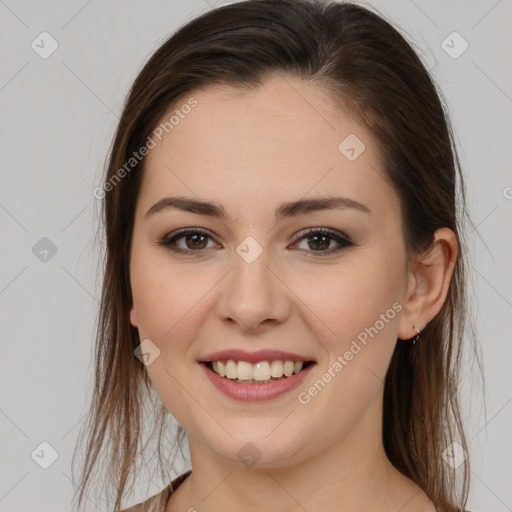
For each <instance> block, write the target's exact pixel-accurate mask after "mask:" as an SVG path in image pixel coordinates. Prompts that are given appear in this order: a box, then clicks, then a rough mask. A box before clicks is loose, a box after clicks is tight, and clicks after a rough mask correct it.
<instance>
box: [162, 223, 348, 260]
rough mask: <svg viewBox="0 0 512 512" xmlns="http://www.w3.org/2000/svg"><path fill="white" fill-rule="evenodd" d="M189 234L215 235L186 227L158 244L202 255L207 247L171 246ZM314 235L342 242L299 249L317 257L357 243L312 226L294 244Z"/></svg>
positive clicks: (329, 230) (330, 231)
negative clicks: (316, 248)
mask: <svg viewBox="0 0 512 512" xmlns="http://www.w3.org/2000/svg"><path fill="white" fill-rule="evenodd" d="M187 235H203V236H207V237H209V238H211V239H213V237H212V236H211V235H210V234H209V233H208V232H207V231H204V230H202V229H198V228H186V229H183V230H180V231H178V232H176V233H175V234H174V235H173V236H172V237H171V238H169V237H168V236H167V237H165V238H164V239H163V240H161V241H160V242H158V245H160V246H162V247H164V248H166V249H169V250H171V251H173V252H176V253H178V254H186V255H191V253H198V254H195V255H194V256H195V257H199V256H201V255H202V253H203V251H206V250H207V249H199V250H197V251H194V250H190V249H188V250H187V249H181V248H178V247H171V246H172V245H174V244H175V242H176V241H177V240H179V239H180V238H184V237H186V236H187ZM313 235H320V236H327V237H328V238H330V239H331V240H334V241H335V242H337V243H338V244H340V245H339V247H336V248H334V249H330V250H326V251H307V250H304V249H299V250H302V251H305V252H308V253H312V256H313V257H315V258H318V257H325V255H329V256H330V255H332V254H337V253H339V252H340V251H342V250H343V249H345V248H347V247H351V246H353V245H355V244H354V243H353V242H351V241H350V239H349V238H348V237H347V236H345V235H344V234H343V233H340V232H338V231H335V230H332V229H326V228H310V229H308V230H306V231H301V232H300V233H299V234H298V236H297V239H296V240H295V242H293V243H294V244H296V243H299V242H301V241H302V240H304V239H307V238H308V237H311V236H313ZM315 253H316V254H315Z"/></svg>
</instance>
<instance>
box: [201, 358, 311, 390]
mask: <svg viewBox="0 0 512 512" xmlns="http://www.w3.org/2000/svg"><path fill="white" fill-rule="evenodd" d="M200 364H202V365H204V366H205V367H206V368H207V369H208V370H209V371H210V372H212V373H214V374H216V375H217V376H218V377H221V378H223V379H226V380H229V381H231V382H233V383H238V384H270V383H272V382H276V381H282V380H286V379H289V378H290V377H292V376H295V375H298V374H300V373H302V372H304V371H305V370H306V369H307V368H309V367H310V366H311V365H314V364H315V361H281V360H274V361H268V360H267V361H259V362H257V363H255V364H252V363H250V362H248V361H234V360H233V359H228V360H218V361H202V362H201V363H200Z"/></svg>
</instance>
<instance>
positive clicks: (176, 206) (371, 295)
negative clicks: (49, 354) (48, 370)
mask: <svg viewBox="0 0 512 512" xmlns="http://www.w3.org/2000/svg"><path fill="white" fill-rule="evenodd" d="M457 184H458V185H459V187H460V191H458V190H457ZM99 193H100V195H101V197H103V196H104V199H103V200H104V223H105V229H106V249H107V252H106V261H105V277H104V284H103V294H102V302H101V311H100V313H101V316H100V323H99V328H98V337H97V352H96V368H97V371H96V381H95V394H94V396H95V398H94V403H93V404H92V406H91V415H90V418H89V423H88V424H87V426H86V432H87V433H88V440H87V452H86V461H85V466H84V471H83V475H82V481H81V485H80V501H79V505H80V504H82V503H83V501H84V496H86V493H85V489H86V487H87V484H88V482H89V480H90V478H91V475H92V474H93V471H94V470H93V468H94V467H95V466H97V465H98V464H99V460H100V459H99V455H100V454H104V453H107V455H108V457H109V458H108V461H107V462H108V465H107V467H108V471H109V483H110V485H111V488H112V489H113V490H114V492H115V505H114V508H115V510H119V507H120V506H121V503H122V500H123V497H124V496H125V491H126V488H127V486H128V479H129V477H132V482H133V479H134V478H135V473H136V472H135V463H136V456H137V455H138V454H139V445H140V440H139V434H140V429H141V428H142V427H141V423H142V419H143V414H142V410H143V406H144V405H145V404H147V403H151V402H150V399H151V397H152V396H153V395H152V393H153V392H156V395H157V397H158V398H157V400H159V401H160V404H158V405H154V414H155V425H156V426H158V427H159V431H160V434H159V439H158V446H159V447H160V442H161V435H162V431H164V428H163V425H164V421H165V419H166V418H168V417H169V413H170V414H171V415H172V417H174V418H175V419H176V420H177V421H178V423H179V429H178V436H177V440H178V442H181V440H182V438H183V435H184V434H185V433H186V436H187V440H188V445H189V449H190V461H191V466H192V469H191V471H190V470H189V471H188V472H186V473H184V474H182V475H180V478H178V479H175V480H174V481H173V482H170V483H169V485H168V486H167V487H165V488H164V489H163V490H162V491H161V492H160V493H158V494H157V495H155V496H152V497H151V498H148V499H147V500H146V501H145V502H144V503H141V504H139V505H135V506H133V507H131V508H129V509H128V510H130V511H132V512H135V511H142V510H158V511H159V512H164V511H165V512H174V511H177V510H198V511H200V512H208V511H214V510H215V511H216V510H223V511H231V510H240V509H245V510H269V509H270V508H271V507H272V509H273V510H283V511H284V510H286V511H288V510H308V511H316V510H333V511H334V510H359V511H370V510H371V511H375V510H379V511H381V512H387V511H396V510H401V511H402V512H409V511H415V512H419V511H421V512H427V511H428V512H430V511H434V510H437V511H455V510H465V504H466V502H467V496H468V485H469V461H468V458H467V446H466V440H465V435H464V429H463V426H462V424H461V417H460V413H459V405H458V398H457V393H456V390H457V385H458V371H459V366H460V359H461V343H460V342H461V339H462V333H463V331H464V327H465V326H466V322H467V318H466V316H465V313H466V298H465V291H466V289H465V273H464V268H465V267H464V258H465V249H464V245H463V236H462V233H463V231H462V229H461V226H462V224H461V223H462V221H463V220H464V218H463V217H460V215H464V214H465V208H464V184H463V181H462V176H461V173H460V169H459V164H458V159H457V153H456V150H455V147H454V144H453V137H452V134H451V128H450V125H449V122H448V119H447V116H446V115H445V112H444V109H443V106H442V103H441V100H440V93H439V92H438V91H437V89H436V86H435V85H434V83H433V82H432V79H431V78H430V76H429V74H428V72H427V71H426V70H425V67H424V66H423V64H422V63H421V62H420V60H419V58H418V57H417V55H416V54H415V52H414V51H413V49H412V48H411V46H410V45H409V44H408V43H407V42H406V41H405V39H404V38H403V37H402V36H401V35H400V34H399V33H398V31H397V30H395V29H394V28H393V27H392V26H391V25H390V24H389V23H388V22H386V21H385V20H383V19H382V18H380V17H379V16H377V15H376V14H374V13H372V12H371V11H369V10H367V9H365V8H363V7H360V6H357V5H354V4H349V3H330V4H325V3H319V2H313V1H306V0H249V1H245V2H239V3H235V4H231V5H227V6H224V7H220V8H218V9H214V10H212V11H210V12H208V13H206V14H204V15H202V16H200V17H198V18H196V19H194V20H192V21H190V22H189V23H187V24H186V25H185V26H183V27H182V28H181V29H180V30H178V31H177V32H176V33H175V34H174V35H173V36H172V37H171V38H170V39H169V40H168V41H166V42H165V43H164V44H163V45H162V46H161V47H160V48H159V49H158V50H157V51H156V53H155V54H154V55H153V56H152V57H151V58H150V59H149V61H148V63H147V64H146V65H145V67H144V68H143V69H142V71H141V72H140V74H139V76H138V77H137V79H136V80H135V83H134V85H133V87H132V89H131V91H130V94H129V97H128V99H127V102H126V104H125V107H124V111H123V114H122V117H121V120H120V123H119V127H118V130H117V133H116V136H115V140H114V143H113V146H112V150H111V154H110V160H109V164H108V170H107V174H106V177H105V182H104V184H103V186H102V189H101V191H100V192H99ZM458 201H460V205H458V204H457V202H458ZM150 410H151V407H150ZM105 450H106V452H105ZM159 455H160V448H159ZM159 463H160V466H161V468H164V466H167V467H166V468H165V469H167V470H169V469H171V467H169V466H172V464H169V463H168V462H163V461H162V458H161V456H160V458H159ZM166 481H169V480H168V479H167V480H166Z"/></svg>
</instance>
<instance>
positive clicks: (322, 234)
mask: <svg viewBox="0 0 512 512" xmlns="http://www.w3.org/2000/svg"><path fill="white" fill-rule="evenodd" d="M303 240H305V241H306V242H307V245H308V247H310V248H313V249H315V250H313V251H306V252H311V253H313V254H312V256H314V257H322V256H324V255H331V254H336V253H338V252H340V251H342V250H343V249H345V248H346V247H350V246H352V245H355V244H354V243H353V242H351V241H350V239H349V238H348V237H347V236H346V235H344V234H343V233H341V232H339V231H335V230H333V229H327V228H312V229H308V230H307V231H305V232H304V231H302V232H301V233H299V235H298V238H297V241H298V242H302V241H303ZM333 240H334V241H335V242H336V243H337V244H338V247H334V248H331V249H329V246H330V245H331V242H332V241H333ZM315 253H316V254H315Z"/></svg>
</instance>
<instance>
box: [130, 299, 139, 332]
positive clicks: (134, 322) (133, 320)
mask: <svg viewBox="0 0 512 512" xmlns="http://www.w3.org/2000/svg"><path fill="white" fill-rule="evenodd" d="M130 323H131V324H132V325H133V327H135V328H138V327H139V321H138V319H137V312H136V311H135V306H133V305H132V308H131V309H130Z"/></svg>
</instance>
